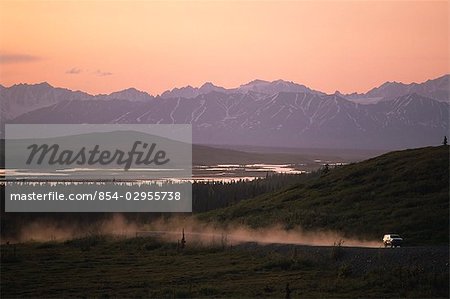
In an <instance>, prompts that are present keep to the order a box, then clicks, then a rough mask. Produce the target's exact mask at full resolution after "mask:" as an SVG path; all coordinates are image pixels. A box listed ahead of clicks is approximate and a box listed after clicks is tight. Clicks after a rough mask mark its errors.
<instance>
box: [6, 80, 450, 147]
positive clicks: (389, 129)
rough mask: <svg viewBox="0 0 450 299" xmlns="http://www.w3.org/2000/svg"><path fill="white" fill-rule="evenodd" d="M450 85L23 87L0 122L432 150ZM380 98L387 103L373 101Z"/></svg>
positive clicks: (232, 140) (210, 139)
mask: <svg viewBox="0 0 450 299" xmlns="http://www.w3.org/2000/svg"><path fill="white" fill-rule="evenodd" d="M448 80H449V75H446V76H444V77H441V78H438V79H435V80H428V81H426V82H424V83H421V84H415V83H414V84H410V85H405V84H400V83H389V84H387V83H386V84H383V85H382V86H380V87H378V88H376V89H372V90H371V91H369V92H368V93H367V94H365V95H357V94H352V95H342V94H339V93H335V94H333V95H327V94H324V93H322V92H319V91H314V90H311V89H309V88H308V87H306V86H304V85H300V84H296V83H293V82H286V81H282V80H277V81H273V82H268V81H263V80H255V81H252V82H250V83H248V84H244V85H241V86H240V87H239V88H237V89H232V90H230V89H224V88H221V87H217V86H215V85H213V84H212V83H206V84H204V85H203V86H202V87H200V88H193V87H187V88H185V89H177V90H172V91H170V93H171V94H173V95H174V96H171V97H169V95H170V93H166V95H165V96H163V95H161V96H158V97H153V96H151V95H149V94H148V93H145V92H141V91H138V90H136V89H133V88H130V89H126V90H123V91H120V92H115V93H111V94H109V95H96V96H93V95H89V94H87V93H83V92H80V91H71V90H68V89H62V88H54V87H52V86H50V85H48V84H46V83H42V84H36V85H28V84H19V85H14V86H12V87H7V88H1V89H0V101H1V104H2V105H1V109H2V110H1V112H2V118H1V120H2V123H5V122H8V123H149V124H185V123H187V124H192V126H193V139H194V142H195V143H202V144H217V145H220V144H224V145H225V144H226V145H257V146H273V145H274V144H276V145H277V146H284V147H328V148H334V147H335V148H368V149H370V148H376V149H390V148H404V147H417V146H425V145H434V144H436V143H438V142H440V140H441V139H442V138H443V136H444V135H448V132H449V101H448V98H447V101H444V100H445V99H446V98H445V95H446V96H447V97H448V93H446V94H445V92H444V91H445V88H446V87H447V85H446V82H448ZM392 84H393V85H392ZM392 86H395V88H392ZM402 91H404V92H406V94H401V93H402ZM416 91H417V92H416ZM175 94H178V96H175ZM398 94H401V95H399V96H397V95H398ZM423 94H427V95H423ZM182 95H183V96H182ZM380 95H384V97H382V98H381V99H378V100H376V101H372V99H373V98H374V97H375V96H380ZM166 96H167V97H166ZM356 98H358V100H355V99H356ZM364 99H367V103H365V104H364V105H362V104H361V103H360V102H361V101H362V100H364Z"/></svg>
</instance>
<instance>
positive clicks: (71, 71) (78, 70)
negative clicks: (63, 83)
mask: <svg viewBox="0 0 450 299" xmlns="http://www.w3.org/2000/svg"><path fill="white" fill-rule="evenodd" d="M82 71H83V70H82V69H79V68H76V67H73V68H71V69H70V70H67V71H66V74H70V75H77V74H79V73H81V72H82Z"/></svg>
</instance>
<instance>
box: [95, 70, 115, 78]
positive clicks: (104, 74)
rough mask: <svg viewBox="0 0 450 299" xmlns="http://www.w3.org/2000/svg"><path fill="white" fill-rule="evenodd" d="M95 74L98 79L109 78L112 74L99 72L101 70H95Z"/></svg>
mask: <svg viewBox="0 0 450 299" xmlns="http://www.w3.org/2000/svg"><path fill="white" fill-rule="evenodd" d="M95 74H96V75H97V76H99V77H105V76H111V75H112V74H113V73H111V72H104V71H101V70H97V71H96V72H95Z"/></svg>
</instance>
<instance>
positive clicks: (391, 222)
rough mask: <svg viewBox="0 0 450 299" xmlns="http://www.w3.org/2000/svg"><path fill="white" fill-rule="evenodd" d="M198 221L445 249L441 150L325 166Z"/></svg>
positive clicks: (445, 180) (444, 155) (445, 158)
mask: <svg viewBox="0 0 450 299" xmlns="http://www.w3.org/2000/svg"><path fill="white" fill-rule="evenodd" d="M198 217H199V218H200V219H202V220H207V221H217V222H218V223H241V224H246V225H250V226H252V227H262V226H269V225H273V224H280V223H281V224H283V225H284V226H285V227H286V228H293V227H295V226H300V227H302V228H304V229H306V230H333V231H339V232H342V233H344V235H346V236H352V237H360V238H370V239H380V238H381V237H382V235H383V234H384V233H388V232H397V233H400V234H401V235H402V236H403V237H404V238H405V241H406V244H408V245H422V244H448V241H449V222H448V221H449V147H448V146H439V147H426V148H419V149H411V150H404V151H396V152H391V153H388V154H385V155H382V156H379V157H376V158H373V159H370V160H366V161H363V162H360V163H355V164H350V165H347V166H342V167H340V168H336V169H330V170H329V172H328V173H321V174H316V175H310V178H308V179H307V180H305V181H304V182H303V183H301V184H298V185H296V186H293V187H291V188H289V189H286V190H284V191H281V192H277V193H274V194H268V195H263V196H260V197H257V198H254V199H249V200H245V201H242V202H240V203H238V204H236V205H233V206H230V207H228V208H225V209H220V210H215V211H211V212H208V213H205V214H200V215H198Z"/></svg>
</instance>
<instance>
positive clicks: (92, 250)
mask: <svg viewBox="0 0 450 299" xmlns="http://www.w3.org/2000/svg"><path fill="white" fill-rule="evenodd" d="M1 261H2V262H1V297H2V298H11V297H58V298H60V297H105V298H108V297H127V298H129V297H158V298H186V297H203V298H204V297H270V298H285V297H286V293H287V292H288V293H290V296H291V298H322V297H333V298H356V297H365V298H367V297H374V298H387V297H408V298H410V297H418V298H429V297H442V298H448V296H449V264H448V262H449V249H448V246H427V247H404V248H395V249H390V248H388V249H385V248H356V247H341V246H329V247H314V246H297V245H277V244H271V245H265V246H262V245H258V244H256V243H244V244H240V245H236V246H232V247H231V246H220V245H218V246H216V247H203V246H200V245H198V244H191V243H189V240H188V242H187V243H186V248H184V249H180V248H177V244H173V243H161V242H159V241H158V240H155V239H153V238H133V239H113V238H110V237H103V236H92V237H86V238H82V239H74V240H69V241H65V242H61V243H57V242H49V243H22V244H17V245H13V244H8V245H7V244H3V245H2V246H1ZM287 284H289V287H288V291H287V290H286V289H287Z"/></svg>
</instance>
